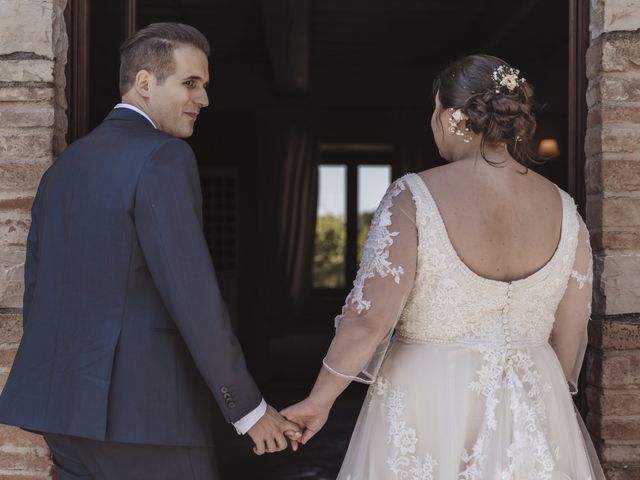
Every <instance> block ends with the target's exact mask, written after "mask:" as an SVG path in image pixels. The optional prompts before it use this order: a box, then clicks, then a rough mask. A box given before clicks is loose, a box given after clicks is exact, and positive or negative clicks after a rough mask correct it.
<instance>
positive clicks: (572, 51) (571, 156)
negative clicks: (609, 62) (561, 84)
mask: <svg viewBox="0 0 640 480" xmlns="http://www.w3.org/2000/svg"><path fill="white" fill-rule="evenodd" d="M589 13H590V5H589V1H588V0H569V75H568V77H569V78H568V81H569V85H568V86H569V89H568V93H569V99H568V100H569V105H568V117H569V124H568V136H569V138H568V146H569V149H568V162H567V163H568V164H567V169H568V172H567V173H568V175H567V178H568V190H569V193H570V194H571V196H572V197H573V198H574V199H575V201H576V203H577V204H578V210H579V212H580V214H581V215H582V216H583V217H584V215H585V205H586V193H585V184H584V167H585V161H586V155H585V150H584V142H585V137H586V133H587V113H588V108H587V67H586V63H587V58H586V57H587V49H588V48H589V40H590V37H589Z"/></svg>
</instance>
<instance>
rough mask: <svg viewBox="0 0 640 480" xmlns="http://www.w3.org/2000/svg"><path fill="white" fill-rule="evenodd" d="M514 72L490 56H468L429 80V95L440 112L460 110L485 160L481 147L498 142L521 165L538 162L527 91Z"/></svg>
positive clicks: (530, 98) (530, 97)
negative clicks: (430, 83) (430, 82)
mask: <svg viewBox="0 0 640 480" xmlns="http://www.w3.org/2000/svg"><path fill="white" fill-rule="evenodd" d="M519 73H520V72H519V71H518V70H515V69H514V68H512V67H511V66H510V65H509V64H507V63H506V62H505V61H503V60H500V59H499V58H497V57H492V56H490V55H470V56H468V57H464V58H462V59H460V60H457V61H455V62H453V63H451V64H450V65H449V66H447V67H446V68H445V69H444V70H443V71H442V72H440V74H439V75H438V76H437V77H436V79H435V80H434V82H433V97H434V101H435V96H436V94H437V95H438V96H439V98H440V103H441V104H442V108H443V109H449V108H453V109H454V110H458V109H459V110H460V111H461V113H462V114H464V116H463V118H465V120H466V128H469V130H470V131H471V132H473V133H474V134H476V135H481V136H482V141H481V147H480V151H481V154H482V158H484V159H485V160H486V161H487V162H488V163H490V164H492V165H494V166H497V165H498V163H496V162H492V161H490V160H488V159H487V157H486V155H485V146H486V145H487V144H489V145H493V144H500V143H504V144H505V145H506V146H507V149H508V151H509V154H510V155H511V156H512V157H513V158H514V159H515V160H517V161H518V162H519V163H521V164H522V165H525V166H528V165H529V164H530V163H540V162H539V159H538V157H537V155H536V154H535V153H534V150H533V148H532V140H533V134H534V133H535V130H536V119H535V114H534V110H535V108H536V106H535V102H534V95H533V87H532V86H531V84H530V83H529V82H527V81H526V80H525V79H524V78H522V77H520V75H519Z"/></svg>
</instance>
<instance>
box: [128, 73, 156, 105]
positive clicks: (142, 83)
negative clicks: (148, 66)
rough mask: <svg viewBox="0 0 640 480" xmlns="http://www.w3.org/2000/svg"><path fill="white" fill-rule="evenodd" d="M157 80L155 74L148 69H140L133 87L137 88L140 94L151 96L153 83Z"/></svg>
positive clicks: (145, 96)
mask: <svg viewBox="0 0 640 480" xmlns="http://www.w3.org/2000/svg"><path fill="white" fill-rule="evenodd" d="M153 82H155V75H154V74H153V73H151V72H150V71H148V70H140V71H139V72H138V73H136V80H135V82H134V85H133V88H135V90H136V92H137V93H138V95H140V96H141V97H143V98H149V97H150V96H151V85H152V83H153Z"/></svg>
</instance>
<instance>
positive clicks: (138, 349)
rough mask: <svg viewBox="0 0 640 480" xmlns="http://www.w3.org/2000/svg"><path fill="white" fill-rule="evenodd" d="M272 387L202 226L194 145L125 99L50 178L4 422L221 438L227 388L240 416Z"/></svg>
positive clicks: (170, 439) (104, 436)
mask: <svg viewBox="0 0 640 480" xmlns="http://www.w3.org/2000/svg"><path fill="white" fill-rule="evenodd" d="M261 399H262V396H261V394H260V392H259V390H258V388H257V387H256V385H255V383H254V381H253V379H252V378H251V376H250V374H249V373H248V371H247V369H246V365H245V361H244V357H243V354H242V351H241V348H240V346H239V344H238V341H237V339H236V337H235V336H234V334H233V332H232V329H231V325H230V323H229V319H228V314H227V310H226V308H225V306H224V303H223V300H222V298H221V296H220V292H219V289H218V285H217V282H216V276H215V271H214V268H213V264H212V261H211V257H210V255H209V250H208V248H207V244H206V242H205V238H204V235H203V233H202V198H201V192H200V183H199V176H198V168H197V164H196V159H195V157H194V154H193V151H192V150H191V148H190V147H189V145H188V144H187V143H186V142H184V141H183V140H180V139H177V138H175V137H172V136H170V135H168V134H166V133H163V132H161V131H159V130H156V129H154V128H153V126H152V125H151V124H150V123H149V122H148V121H147V120H146V119H145V118H144V117H142V116H141V115H140V114H138V113H136V112H134V111H132V110H128V109H124V108H118V109H114V110H113V111H112V112H111V113H110V114H109V115H108V116H107V118H106V119H105V121H104V122H103V123H102V124H101V125H100V126H98V127H97V128H96V129H95V130H93V131H92V132H91V133H90V134H89V135H87V136H86V137H84V138H82V139H80V140H79V141H77V142H75V143H74V144H72V145H71V146H69V147H68V148H67V149H66V150H65V152H64V153H63V154H62V155H61V156H60V158H59V159H58V160H57V161H56V162H55V163H54V164H53V165H52V166H51V168H49V170H48V171H47V172H46V173H45V175H44V176H43V178H42V180H41V182H40V186H39V187H38V192H37V195H36V198H35V201H34V205H33V208H32V224H31V229H30V231H29V237H28V242H27V259H26V264H25V294H24V335H23V337H22V341H21V343H20V347H19V349H18V352H17V356H16V359H15V362H14V365H13V368H12V370H11V373H10V375H9V378H8V380H7V384H6V386H5V388H4V391H3V392H2V395H1V396H0V422H1V423H7V424H11V425H17V426H19V427H22V428H25V429H29V430H35V431H39V432H51V433H61V434H67V435H75V436H80V437H86V438H93V439H98V440H110V441H119V442H133V443H147V444H160V445H185V446H208V445H211V444H212V433H213V432H212V416H213V415H214V412H213V410H214V405H215V403H214V400H215V401H217V404H218V406H219V407H220V410H221V411H222V413H223V415H224V416H225V417H226V419H227V421H229V422H235V421H237V420H239V419H240V418H242V417H243V416H244V415H246V414H247V413H249V412H250V411H251V410H253V409H254V408H256V407H257V406H258V404H259V403H260V401H261Z"/></svg>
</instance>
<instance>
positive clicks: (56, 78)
mask: <svg viewBox="0 0 640 480" xmlns="http://www.w3.org/2000/svg"><path fill="white" fill-rule="evenodd" d="M65 4H66V0H0V387H2V385H4V382H5V380H6V377H7V374H8V372H9V369H10V366H11V364H12V362H13V357H14V355H15V350H16V348H17V346H18V342H19V341H20V336H21V334H22V318H21V308H22V292H23V288H24V285H23V270H24V268H23V267H24V256H25V243H26V238H27V231H28V228H29V224H30V208H31V203H32V201H33V197H34V195H35V190H36V187H37V186H38V182H39V180H40V177H41V176H42V174H43V173H44V171H45V170H46V169H47V167H48V166H49V165H50V164H51V162H52V161H53V160H54V158H55V155H56V154H57V153H59V152H60V151H61V150H62V149H63V148H64V136H65V133H66V99H65V91H64V90H65V76H64V69H65V63H66V55H67V34H66V28H65V24H64V15H63V13H64V8H65ZM46 454H47V451H46V448H45V447H44V444H43V443H42V440H41V437H39V436H36V435H32V434H29V433H26V432H23V431H21V430H18V429H14V428H9V427H5V426H0V478H1V479H6V480H13V479H15V480H18V479H20V480H35V479H47V478H51V466H50V462H49V460H48V458H47V457H46Z"/></svg>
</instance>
